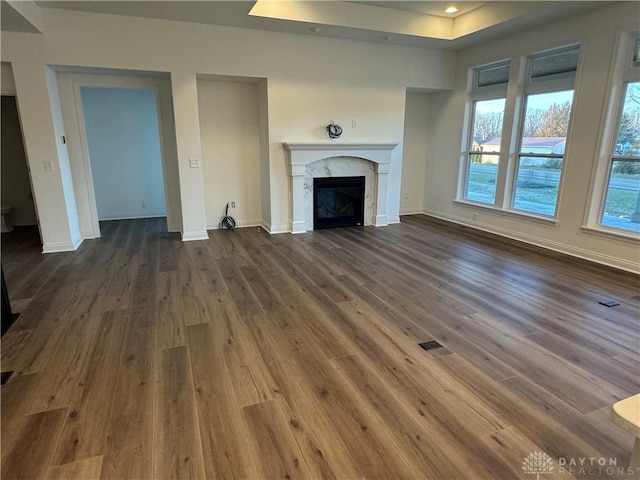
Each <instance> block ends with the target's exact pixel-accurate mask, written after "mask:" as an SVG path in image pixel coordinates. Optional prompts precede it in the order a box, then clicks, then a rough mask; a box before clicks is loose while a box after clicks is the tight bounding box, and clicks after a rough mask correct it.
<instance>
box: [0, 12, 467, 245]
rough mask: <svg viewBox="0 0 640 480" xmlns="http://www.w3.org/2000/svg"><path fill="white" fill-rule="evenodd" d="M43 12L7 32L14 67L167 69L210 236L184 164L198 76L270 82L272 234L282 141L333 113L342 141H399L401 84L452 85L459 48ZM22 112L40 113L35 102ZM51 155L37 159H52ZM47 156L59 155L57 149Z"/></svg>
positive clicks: (184, 195) (280, 220)
mask: <svg viewBox="0 0 640 480" xmlns="http://www.w3.org/2000/svg"><path fill="white" fill-rule="evenodd" d="M45 10H46V11H45V19H46V25H47V28H46V30H45V33H44V34H42V35H32V34H22V33H14V32H2V51H1V52H0V53H1V55H2V60H3V61H9V62H12V63H13V64H14V70H15V68H16V67H17V68H20V69H25V70H29V71H30V72H33V74H34V75H36V76H37V75H38V72H41V71H42V68H43V66H44V65H58V66H72V67H97V68H109V69H122V70H133V71H154V72H169V73H170V75H171V82H172V89H173V107H174V114H175V134H176V141H177V151H178V169H177V170H178V171H179V178H180V202H181V211H182V216H183V218H182V231H183V237H184V238H190V239H195V238H202V237H203V235H204V236H206V232H205V228H206V214H205V208H204V206H205V199H204V191H205V180H204V176H203V174H202V169H190V168H189V167H188V161H189V158H190V157H198V158H199V157H200V155H201V146H200V141H201V139H200V133H199V114H198V104H197V103H198V102H197V88H196V76H197V75H198V74H204V75H230V76H241V77H253V78H264V79H266V85H267V104H266V105H262V102H260V103H261V105H262V107H261V108H260V111H261V112H266V113H267V115H268V122H265V123H266V125H263V126H261V132H264V131H266V132H268V143H269V149H268V164H267V165H265V164H264V163H263V165H262V167H263V169H262V170H263V172H265V171H267V170H268V173H269V178H268V187H269V188H264V185H263V187H262V188H261V191H262V194H263V195H265V194H267V195H269V202H265V201H263V202H261V203H262V207H263V208H269V215H270V218H266V215H265V214H264V213H263V215H262V220H263V222H264V223H265V225H269V226H271V228H272V230H274V231H286V230H287V229H288V226H289V222H290V219H291V199H290V197H291V195H290V177H289V173H288V169H287V167H286V164H285V155H284V150H283V147H282V142H305V141H307V142H309V141H317V140H319V139H322V140H328V139H327V138H326V136H324V134H323V128H324V126H325V125H326V124H327V123H328V122H329V121H330V120H335V121H336V122H341V123H342V124H343V126H345V127H346V128H345V134H344V135H343V139H342V141H345V142H397V143H401V142H402V139H403V130H404V129H403V121H404V102H405V91H406V88H407V87H416V88H424V89H434V90H438V89H447V88H450V87H451V85H452V80H453V72H454V63H455V58H456V55H455V53H452V52H444V51H437V50H429V49H420V48H413V47H401V46H395V45H386V44H384V45H382V44H372V43H367V42H357V41H349V40H342V39H332V38H324V37H313V36H310V35H294V34H283V33H277V32H268V31H258V30H247V29H240V28H232V27H221V26H211V25H202V24H188V23H182V22H168V21H162V20H155V19H144V18H133V17H121V16H117V15H101V14H92V13H85V12H70V11H62V10H55V9H45ZM160 31H161V32H162V35H158V32H160ZM150 39H153V41H150ZM23 78H24V77H23ZM16 80H17V83H18V85H17V89H18V95H19V96H20V95H21V94H22V95H25V96H31V91H30V90H31V87H32V86H33V87H35V85H33V82H30V81H28V80H24V84H23V85H22V86H20V85H19V83H20V79H19V78H16ZM33 101H34V102H36V100H35V99H34V100H33ZM20 105H22V103H21V104H20ZM264 107H266V108H264ZM41 108H42V106H41ZM21 109H22V107H21ZM23 113H24V114H25V115H35V114H36V113H35V110H32V109H28V111H25V112H23ZM351 120H358V121H359V122H360V127H359V128H358V129H351V127H350V124H351ZM30 125H31V122H25V125H24V126H25V128H27V129H29V128H30ZM33 135H34V136H35V135H36V132H33ZM27 142H29V139H27ZM36 143H42V142H38V141H36ZM42 146H43V147H44V144H42ZM265 147H266V146H265ZM397 150H398V151H397V153H396V157H395V158H394V159H393V162H392V165H391V171H390V174H389V181H390V188H389V205H388V206H387V211H388V213H389V215H390V219H391V220H392V221H394V220H395V221H397V219H398V213H399V204H400V181H401V174H402V152H401V149H400V148H398V149H397ZM45 151H46V149H44V148H43V150H42V151H41V152H40V151H39V156H46V153H45ZM263 151H264V152H266V151H267V149H266V148H264V147H263ZM48 152H49V154H54V152H53V150H52V149H51V148H50V147H49V149H48ZM262 158H264V155H261V159H262ZM34 161H36V162H37V161H40V158H37V159H34ZM267 167H268V168H267ZM263 181H264V179H263ZM37 189H38V187H36V190H37ZM45 190H47V189H45ZM37 193H38V192H36V196H38V195H37ZM45 197H46V195H45ZM56 221H59V220H58V219H56ZM203 232H204V233H203Z"/></svg>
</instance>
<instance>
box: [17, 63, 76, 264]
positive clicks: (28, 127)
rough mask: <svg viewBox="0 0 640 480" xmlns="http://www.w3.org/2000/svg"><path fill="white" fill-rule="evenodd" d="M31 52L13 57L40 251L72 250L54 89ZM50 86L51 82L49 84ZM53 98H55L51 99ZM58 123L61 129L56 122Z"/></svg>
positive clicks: (69, 196)
mask: <svg viewBox="0 0 640 480" xmlns="http://www.w3.org/2000/svg"><path fill="white" fill-rule="evenodd" d="M34 57H35V55H34V56H31V57H30V56H29V55H25V58H24V59H20V60H18V61H14V62H13V65H12V66H13V76H14V79H15V84H16V92H17V98H18V109H19V110H20V123H21V126H22V133H23V136H24V145H25V149H26V154H27V161H28V163H29V170H30V172H31V182H32V186H33V197H34V203H35V206H36V210H37V212H38V221H39V223H40V235H41V240H42V251H43V253H52V252H65V251H72V250H75V249H76V248H77V247H78V245H79V244H80V243H81V242H82V238H81V237H80V235H79V228H78V220H77V215H76V206H75V197H74V195H73V184H72V181H71V177H70V171H69V166H68V156H67V154H66V145H65V144H63V141H62V135H63V134H64V131H63V130H60V131H57V130H56V123H55V120H57V119H58V118H59V112H54V111H53V109H54V108H59V101H51V100H52V99H51V98H50V96H51V95H58V92H57V89H55V88H52V89H51V90H50V89H49V85H48V82H47V80H48V78H47V76H46V75H45V68H44V63H43V62H42V61H40V60H39V59H37V58H34ZM52 86H53V85H52ZM53 100H55V98H54V99H53ZM58 128H60V129H61V128H62V127H61V125H58Z"/></svg>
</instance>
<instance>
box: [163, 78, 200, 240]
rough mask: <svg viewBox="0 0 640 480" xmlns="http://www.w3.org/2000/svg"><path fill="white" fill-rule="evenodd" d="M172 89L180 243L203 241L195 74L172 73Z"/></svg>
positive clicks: (198, 122)
mask: <svg viewBox="0 0 640 480" xmlns="http://www.w3.org/2000/svg"><path fill="white" fill-rule="evenodd" d="M171 86H172V89H173V110H174V116H175V128H176V143H177V145H178V172H179V174H180V201H181V204H182V240H183V241H187V240H206V239H208V238H209V235H208V234H207V221H206V217H205V197H204V175H203V173H202V148H201V146H200V120H199V117H198V86H197V83H196V74H195V73H184V72H172V73H171Z"/></svg>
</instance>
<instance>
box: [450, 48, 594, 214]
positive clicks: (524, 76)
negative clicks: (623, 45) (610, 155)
mask: <svg viewBox="0 0 640 480" xmlns="http://www.w3.org/2000/svg"><path fill="white" fill-rule="evenodd" d="M576 45H577V46H579V48H580V49H581V50H582V42H574V43H573V44H567V45H566V46H565V47H560V48H571V46H576ZM554 50H557V48H550V49H548V50H547V52H551V51H554ZM544 53H545V51H541V52H533V53H529V54H526V55H521V56H517V57H513V58H511V60H510V62H511V63H510V70H509V82H508V84H507V89H506V93H505V92H504V90H495V89H494V90H488V89H487V90H484V91H475V88H474V87H475V71H476V69H478V68H482V67H483V66H486V65H492V64H498V63H500V62H505V61H506V60H504V59H503V60H500V61H495V62H491V63H486V64H484V65H480V66H478V65H476V66H473V67H470V68H469V75H468V78H467V96H466V97H467V98H466V101H465V117H464V118H465V122H464V127H463V132H462V146H461V147H462V148H461V151H462V154H461V156H460V163H459V170H458V188H457V195H456V198H455V199H454V202H455V203H458V204H460V205H468V206H472V207H482V208H486V209H490V210H492V211H494V212H497V213H504V214H507V215H511V216H517V217H521V218H524V219H527V220H533V221H539V222H543V223H547V224H552V225H554V226H555V225H557V224H558V212H559V208H558V207H559V206H560V205H561V199H562V191H563V185H564V183H565V170H566V168H567V167H566V164H567V161H566V160H567V158H568V157H569V153H570V145H569V142H567V148H566V150H565V152H564V154H563V162H562V170H561V172H560V181H559V183H558V196H557V198H556V208H555V215H553V216H550V215H543V214H540V213H538V212H530V211H527V210H518V209H515V208H513V207H512V204H513V198H514V194H515V182H516V174H517V166H518V156H519V152H520V142H521V135H520V131H521V129H522V128H523V121H524V115H525V107H526V105H525V99H526V96H527V95H529V94H537V93H546V92H554V91H562V90H573V98H572V111H571V116H570V119H569V125H568V130H567V139H569V138H570V136H571V131H572V125H573V121H574V115H573V104H574V101H575V97H576V92H577V90H578V88H579V82H580V72H581V71H582V62H583V55H582V54H580V57H579V60H578V66H577V70H576V75H575V77H574V78H560V79H554V80H548V81H543V82H535V83H530V82H529V69H530V65H531V59H532V58H534V57H535V56H536V55H541V54H544ZM497 98H506V102H505V111H504V117H503V130H502V133H503V134H502V142H501V145H500V159H499V163H498V173H497V176H496V193H495V202H494V204H489V203H484V202H476V201H474V200H470V199H467V198H465V194H466V188H467V177H468V174H469V170H468V168H467V162H468V157H469V149H470V145H471V136H472V132H473V120H474V118H473V113H474V109H473V106H474V102H476V101H481V100H492V99H497ZM509 125H510V126H511V127H510V128H509ZM505 126H506V127H505Z"/></svg>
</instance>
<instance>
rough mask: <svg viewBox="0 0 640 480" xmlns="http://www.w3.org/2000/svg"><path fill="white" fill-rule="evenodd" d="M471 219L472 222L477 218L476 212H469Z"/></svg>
mask: <svg viewBox="0 0 640 480" xmlns="http://www.w3.org/2000/svg"><path fill="white" fill-rule="evenodd" d="M471 220H473V221H474V222H475V221H476V220H478V214H477V213H473V214H471Z"/></svg>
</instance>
